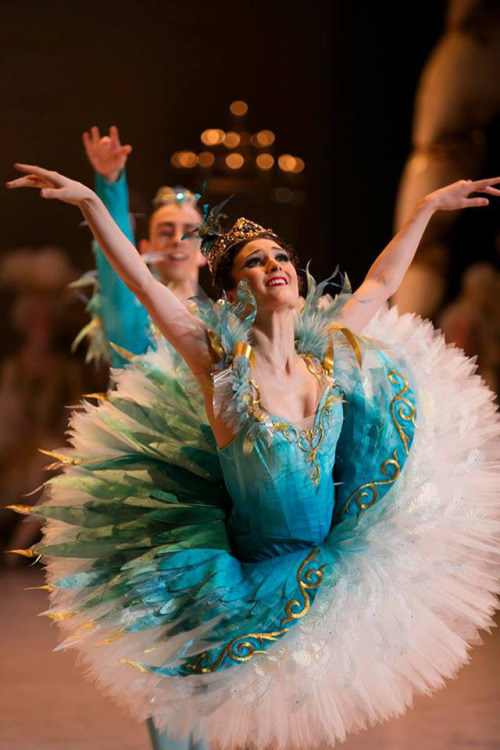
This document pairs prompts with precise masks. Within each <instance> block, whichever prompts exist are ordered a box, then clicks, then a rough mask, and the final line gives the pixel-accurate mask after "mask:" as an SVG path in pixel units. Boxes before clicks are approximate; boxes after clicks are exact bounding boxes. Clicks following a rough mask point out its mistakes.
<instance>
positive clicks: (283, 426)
mask: <svg viewBox="0 0 500 750" xmlns="http://www.w3.org/2000/svg"><path fill="white" fill-rule="evenodd" d="M332 403H333V393H332V392H330V393H329V394H328V396H327V398H326V399H325V403H324V404H323V406H322V407H321V412H320V414H319V417H318V420H317V421H318V424H315V425H314V427H310V428H309V429H299V428H298V427H296V426H295V425H294V424H293V423H291V422H275V424H274V426H275V428H276V429H278V430H281V432H282V434H283V437H284V438H285V439H286V440H288V441H289V442H290V441H291V440H292V437H295V438H296V440H297V447H298V448H299V449H300V450H301V451H302V452H303V453H305V454H306V462H307V463H309V464H312V467H311V471H310V473H309V477H310V478H311V480H312V481H313V482H314V484H318V482H319V478H320V476H321V469H320V467H319V464H318V463H317V461H316V454H317V452H318V450H319V448H320V446H321V443H322V442H323V438H324V437H325V425H324V424H323V419H324V417H325V416H328V417H330V416H331V413H332Z"/></svg>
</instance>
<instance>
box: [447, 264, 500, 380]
mask: <svg viewBox="0 0 500 750" xmlns="http://www.w3.org/2000/svg"><path fill="white" fill-rule="evenodd" d="M438 322H439V327H440V328H441V329H442V331H443V333H444V334H445V336H446V339H447V341H449V342H453V343H454V344H456V346H459V347H461V348H462V349H463V350H464V352H465V354H466V355H467V356H468V357H473V356H474V355H477V357H478V373H479V374H480V375H481V377H483V378H484V380H485V381H486V383H487V384H488V386H489V387H490V388H491V390H492V391H494V392H495V393H496V394H499V393H500V273H499V272H498V271H497V270H496V269H495V268H494V266H492V265H491V264H489V263H475V264H474V265H472V266H469V268H468V269H467V270H466V272H465V273H464V276H463V279H462V289H461V292H460V294H459V296H458V297H457V299H456V300H455V301H454V302H452V303H451V304H450V305H448V306H447V307H446V308H445V309H444V310H443V313H442V314H441V316H440V317H439V318H438Z"/></svg>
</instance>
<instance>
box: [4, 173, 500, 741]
mask: <svg viewBox="0 0 500 750" xmlns="http://www.w3.org/2000/svg"><path fill="white" fill-rule="evenodd" d="M17 168H18V169H20V170H21V171H22V172H24V173H25V176H23V177H21V178H19V179H17V180H13V181H12V182H10V183H9V186H10V187H25V186H26V187H36V188H39V189H41V195H42V197H44V198H57V199H60V200H63V201H65V202H68V203H72V204H74V205H77V206H78V207H79V208H80V209H81V211H82V213H83V214H84V216H85V218H86V220H87V222H88V224H89V226H90V228H91V229H92V231H93V233H94V235H95V237H96V239H97V241H98V242H99V244H100V246H101V248H102V249H103V251H104V252H105V253H106V255H107V257H108V259H109V262H110V263H111V265H112V266H113V267H114V268H115V270H116V271H117V273H118V274H119V275H120V276H121V278H122V279H123V281H124V282H125V283H126V284H127V285H128V286H129V288H130V289H131V290H132V291H133V292H134V294H136V295H137V297H138V298H139V300H140V301H141V302H142V304H144V306H145V307H146V309H147V310H148V312H149V313H150V315H151V316H152V317H153V319H154V320H155V322H156V325H157V326H158V328H159V330H160V331H161V334H162V335H163V336H165V338H166V339H167V340H168V341H169V342H170V344H171V346H172V347H173V348H174V349H175V350H176V351H177V353H178V355H180V356H178V355H176V354H175V353H172V351H171V348H170V347H167V346H165V345H164V344H162V343H161V342H159V344H158V349H157V350H156V351H151V352H149V353H147V354H145V355H142V356H138V357H136V358H134V360H133V361H132V363H131V364H130V365H129V366H127V367H126V368H125V370H124V371H123V372H121V373H120V374H119V377H118V381H117V388H116V390H115V391H113V392H111V393H109V395H108V400H107V401H105V402H104V403H102V404H100V405H99V406H91V405H90V404H84V406H83V411H81V412H76V413H75V414H74V415H73V417H72V423H71V427H72V443H73V448H72V449H70V450H68V451H62V452H59V453H55V454H54V456H55V457H56V459H57V460H58V461H60V462H61V463H62V464H63V466H64V473H63V474H62V476H61V477H56V478H55V479H53V480H50V482H49V483H48V486H47V490H46V502H45V504H43V505H41V506H38V507H37V508H36V509H35V512H36V513H37V514H39V515H40V516H41V517H42V518H44V519H45V520H46V526H45V537H44V543H43V544H42V545H37V547H36V549H30V550H28V551H25V552H24V554H28V555H30V556H33V557H35V556H36V557H38V556H43V557H44V560H45V562H46V563H47V571H48V580H49V588H50V590H51V606H50V608H49V610H48V612H47V614H48V615H49V616H50V617H52V618H53V619H55V620H57V621H58V622H59V624H60V626H61V629H62V631H63V632H64V634H65V640H64V641H63V643H62V644H61V647H63V648H64V647H76V648H77V649H78V650H79V653H80V656H81V658H82V660H83V661H84V662H85V664H86V665H87V666H88V667H89V672H90V674H92V675H93V676H94V678H95V679H96V680H97V681H98V683H99V684H100V686H102V687H103V688H105V689H106V691H107V692H108V693H110V694H111V695H113V696H114V697H115V699H116V700H118V701H119V702H120V703H121V704H123V705H125V706H126V707H127V708H128V709H129V710H130V711H131V713H132V714H133V715H134V716H136V717H137V718H138V719H143V718H146V717H148V716H152V717H153V719H154V721H155V723H156V724H157V725H158V726H159V727H167V728H168V729H169V731H170V732H171V733H172V736H179V737H181V736H183V735H185V734H187V733H188V732H189V731H193V733H194V735H195V736H197V735H198V734H204V735H205V736H207V737H208V739H209V741H210V742H211V741H214V742H217V743H218V744H219V745H220V746H221V747H222V748H228V749H229V748H232V747H234V746H235V745H237V744H243V745H244V744H248V745H250V746H253V747H255V748H269V747H272V748H273V749H276V750H284V749H285V748H286V749H287V750H291V749H292V748H297V749H298V748H301V749H304V748H315V747H317V746H318V745H319V744H320V743H322V742H324V743H328V744H330V745H332V744H334V743H335V741H336V740H340V741H342V740H343V739H345V737H346V735H347V733H348V732H352V731H356V730H359V729H360V728H363V727H366V726H368V725H373V724H374V723H376V722H378V721H383V720H386V719H388V718H390V717H392V716H397V715H399V714H401V713H402V712H404V710H405V709H406V708H407V707H408V706H409V705H410V704H411V701H412V697H413V695H414V693H415V692H427V693H430V692H432V691H434V690H436V689H438V688H439V687H442V684H443V678H445V677H451V676H454V675H455V674H456V672H457V670H458V668H459V667H460V666H461V665H462V664H464V663H465V662H466V661H467V659H468V649H469V647H470V645H472V644H474V643H477V642H478V640H479V638H478V631H479V630H480V629H482V628H483V629H484V628H486V629H487V628H489V627H491V625H492V614H493V612H494V610H495V608H496V607H497V606H498V601H497V598H496V594H497V592H498V590H499V572H500V571H499V562H500V559H499V558H500V555H499V550H498V536H499V530H500V523H499V521H500V461H499V459H498V452H499V441H498V439H499V437H500V427H499V420H498V415H497V413H496V409H495V406H494V404H493V398H494V396H493V394H492V393H491V391H490V390H489V389H488V388H487V387H486V386H485V384H484V383H483V382H482V381H481V380H480V379H479V378H478V377H477V376H475V375H474V369H475V365H474V362H473V361H471V360H468V359H467V358H466V357H465V356H464V355H463V353H461V352H460V351H459V350H457V349H455V348H454V347H446V346H445V344H444V341H443V337H442V335H441V334H440V333H439V332H437V331H436V330H435V329H433V328H432V326H431V324H430V323H428V322H424V321H422V320H420V319H418V318H416V317H415V316H411V315H405V316H398V314H397V311H396V310H394V309H392V310H388V306H387V300H388V298H389V297H390V296H391V295H392V294H393V293H394V291H395V290H396V289H397V287H398V285H399V283H400V282H401V279H402V277H403V275H404V273H405V271H406V269H407V268H408V266H409V264H410V263H411V260H412V258H413V256H414V254H415V251H416V249H417V246H418V243H419V241H420V238H421V236H422V234H423V232H424V230H425V227H426V226H427V223H428V221H429V220H430V218H431V216H432V215H433V214H434V212H435V211H437V210H454V209H459V208H467V207H471V206H484V205H487V203H488V202H489V201H488V199H487V198H486V197H478V196H476V197H471V193H484V194H488V195H490V196H498V195H500V190H498V189H497V188H494V187H493V185H494V184H497V183H499V182H500V178H492V179H485V180H476V181H468V180H460V181H459V182H456V183H453V184H452V185H448V186H446V187H444V188H441V189H439V190H437V191H434V192H433V193H431V194H429V195H428V196H426V198H425V199H423V200H421V201H419V202H418V204H417V205H416V207H415V211H414V213H413V215H412V216H411V217H410V219H409V220H408V221H407V222H406V224H405V225H404V227H403V228H402V229H401V230H400V232H398V234H397V235H396V236H395V237H394V239H393V240H392V241H391V242H390V243H389V245H388V246H387V247H386V248H385V249H384V251H383V252H382V253H381V254H380V255H379V257H378V258H377V259H376V260H375V262H374V263H373V264H372V266H371V268H370V270H369V272H368V274H367V276H366V278H365V280H364V282H363V283H362V284H361V286H360V287H359V289H357V290H356V292H355V293H354V294H352V293H351V291H350V288H349V286H348V285H347V283H346V282H345V280H344V284H343V286H342V288H341V290H340V293H339V294H337V296H336V297H335V298H334V299H333V300H332V301H331V302H330V303H328V304H320V299H321V296H322V292H323V291H324V289H325V285H324V284H321V285H318V287H316V285H315V282H314V280H313V279H312V277H311V276H309V275H308V277H307V280H308V290H307V295H306V300H305V304H304V306H303V309H302V311H301V312H298V311H297V310H296V308H297V303H298V299H299V289H298V277H297V271H296V263H297V258H296V256H295V254H294V253H293V251H292V250H291V249H290V248H288V247H287V246H286V244H285V243H284V242H283V241H282V240H281V238H280V237H279V236H278V235H276V234H275V233H274V232H273V231H272V230H269V229H265V228H263V227H261V226H259V225H258V224H256V223H254V222H252V221H249V220H247V219H243V218H241V219H239V220H238V221H237V222H236V223H235V225H234V226H233V227H232V228H231V229H230V230H229V231H227V232H224V231H223V230H222V227H221V223H220V215H216V214H215V213H212V214H211V215H210V216H209V217H208V220H207V221H206V222H204V223H203V224H202V225H201V227H200V228H199V234H200V237H201V238H202V249H203V250H204V252H205V253H206V254H207V257H208V262H209V266H210V269H211V271H212V274H213V276H214V281H215V283H216V284H217V285H218V286H219V287H220V288H221V289H222V290H224V293H225V297H224V299H223V300H222V301H221V302H219V303H215V304H211V303H207V302H202V301H198V303H197V305H194V306H191V308H190V309H187V308H186V307H185V306H184V305H183V304H182V303H181V302H180V301H179V300H178V299H177V298H176V297H175V296H174V295H173V294H172V292H171V291H170V290H169V289H168V288H166V287H165V286H163V285H161V283H160V282H158V281H157V280H156V279H154V277H153V276H152V275H151V273H150V272H149V270H148V268H147V266H146V264H145V263H144V262H143V261H142V260H141V258H140V256H138V254H137V253H136V252H135V250H134V249H133V246H132V245H131V244H130V242H129V241H128V240H127V239H126V238H125V237H124V235H123V234H122V233H121V232H120V230H119V229H118V228H117V227H116V225H114V223H113V222H112V220H111V219H110V217H109V215H108V213H107V212H106V210H105V208H104V206H103V205H102V203H101V202H100V200H99V199H98V198H97V197H96V196H95V194H94V193H93V192H92V191H91V190H89V188H87V187H85V186H84V185H82V184H80V183H77V182H75V181H73V180H70V179H68V178H66V177H63V176H61V175H59V174H57V173H54V172H50V171H48V170H45V169H42V168H40V167H34V166H29V165H17ZM332 472H333V478H334V480H335V481H333V480H332ZM18 510H19V511H20V512H23V508H22V507H20V508H19V507H18ZM31 510H32V509H31V508H30V509H29V511H31ZM27 512H28V511H27Z"/></svg>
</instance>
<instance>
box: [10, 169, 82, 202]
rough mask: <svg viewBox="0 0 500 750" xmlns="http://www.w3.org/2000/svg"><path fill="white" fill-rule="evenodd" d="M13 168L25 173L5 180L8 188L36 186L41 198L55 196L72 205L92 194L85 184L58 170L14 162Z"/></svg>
mask: <svg viewBox="0 0 500 750" xmlns="http://www.w3.org/2000/svg"><path fill="white" fill-rule="evenodd" d="M14 168H15V169H17V170H18V171H19V172H25V173H26V174H25V175H24V177H19V178H18V179H17V180H10V182H7V183H6V186H7V187H8V188H11V189H12V188H22V187H30V188H38V189H39V190H40V195H41V196H42V198H57V199H58V200H60V201H64V203H71V204H73V205H74V206H79V205H81V204H82V203H85V201H86V200H88V199H90V198H92V197H93V196H94V193H93V191H92V190H91V189H90V188H88V187H87V186H86V185H82V183H81V182H76V180H70V179H69V177H64V176H63V175H62V174H58V172H51V171H50V170H48V169H43V168H42V167H36V166H34V165H32V164H14Z"/></svg>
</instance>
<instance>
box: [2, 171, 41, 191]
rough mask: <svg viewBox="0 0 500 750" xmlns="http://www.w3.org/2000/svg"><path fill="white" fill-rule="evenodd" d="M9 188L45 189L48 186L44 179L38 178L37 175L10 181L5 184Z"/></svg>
mask: <svg viewBox="0 0 500 750" xmlns="http://www.w3.org/2000/svg"><path fill="white" fill-rule="evenodd" d="M5 184H6V185H7V187H8V188H20V187H32V188H43V187H44V186H45V185H47V184H48V182H47V181H46V180H44V179H43V178H42V177H38V175H36V174H28V175H26V176H25V177H18V178H17V180H9V182H7V183H5Z"/></svg>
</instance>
